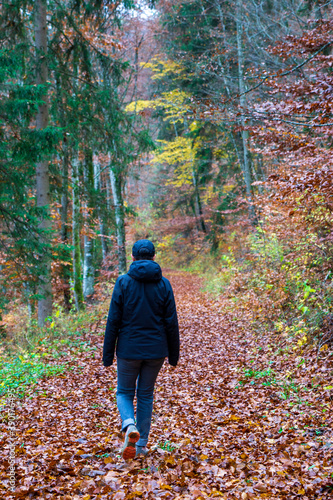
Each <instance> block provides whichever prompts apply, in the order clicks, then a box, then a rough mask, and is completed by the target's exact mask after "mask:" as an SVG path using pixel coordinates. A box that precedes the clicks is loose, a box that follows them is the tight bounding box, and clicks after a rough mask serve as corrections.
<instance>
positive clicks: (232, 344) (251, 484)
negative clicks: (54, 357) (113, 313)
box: [0, 272, 333, 500]
mask: <svg viewBox="0 0 333 500" xmlns="http://www.w3.org/2000/svg"><path fill="white" fill-rule="evenodd" d="M170 279H171V282H172V285H173V288H174V290H175V295H176V301H177V308H178V314H179V323H180V329H181V359H180V362H179V365H178V366H177V368H176V369H175V370H173V369H171V368H170V366H169V365H168V364H167V363H165V364H164V366H163V368H162V370H161V372H160V375H159V377H158V381H157V384H156V392H155V405H154V414H153V423H152V429H151V434H150V441H149V445H148V446H150V452H149V454H148V456H147V457H146V458H139V459H137V460H133V461H132V462H128V463H126V462H123V461H122V460H121V458H120V455H119V449H120V447H121V443H122V435H121V433H120V420H119V415H118V411H117V407H116V396H115V388H116V367H115V366H113V367H111V368H107V369H106V368H104V367H103V366H102V363H101V352H102V345H103V334H104V325H103V324H102V323H101V322H100V321H99V323H98V325H97V326H96V325H92V328H91V333H85V334H84V335H83V336H81V337H80V338H81V340H84V339H85V338H86V341H87V342H88V343H89V345H91V346H94V347H96V348H97V351H94V352H99V355H94V354H93V353H92V351H91V350H80V351H76V350H75V347H72V348H71V349H70V352H68V353H67V354H68V356H69V359H70V363H69V364H70V365H71V366H72V370H68V371H67V372H65V373H63V374H62V375H60V376H55V377H52V378H46V379H42V380H40V381H39V382H38V383H37V384H36V385H35V386H34V389H33V390H32V391H31V394H30V396H29V395H27V396H26V397H25V398H24V399H17V400H16V402H15V413H16V446H15V454H16V465H15V473H16V489H15V492H13V493H12V492H11V491H10V489H9V479H10V478H9V446H8V437H9V427H8V421H7V420H6V418H7V414H6V408H5V409H4V410H3V416H4V418H3V419H2V423H1V445H2V450H3V453H2V456H1V462H0V471H1V482H0V491H1V498H6V499H14V498H23V499H30V498H31V499H33V498H43V499H68V500H69V499H75V500H78V499H84V500H90V499H91V500H94V499H114V500H117V499H131V498H133V499H135V498H149V499H156V498H168V499H177V498H182V499H199V500H200V499H202V498H225V499H242V500H246V499H259V498H269V499H272V500H273V499H286V500H291V499H296V498H302V499H303V500H313V499H329V498H332V494H333V464H332V450H333V436H332V412H331V398H330V394H331V393H330V390H326V389H325V387H327V386H328V387H330V385H332V381H330V380H329V377H331V375H330V374H332V364H331V361H330V359H331V358H330V357H328V358H326V359H325V360H324V361H321V360H320V359H317V358H316V351H315V349H314V348H313V349H312V350H311V349H309V350H308V352H307V353H306V357H305V359H306V361H305V362H303V363H299V359H297V353H294V352H289V354H288V352H287V353H286V352H284V351H283V348H282V349H281V348H280V349H278V347H279V346H280V344H281V342H282V343H283V340H281V339H277V338H276V334H270V333H269V332H266V334H265V336H262V337H260V338H259V337H258V336H257V335H255V334H253V332H251V328H250V326H251V325H250V319H249V317H246V315H242V317H238V315H237V309H236V308H235V309H234V311H232V312H230V307H229V306H230V304H228V307H224V306H225V301H226V300H227V299H225V298H223V297H220V298H219V299H216V298H212V297H211V296H209V295H208V294H204V293H202V292H201V291H200V286H201V281H200V278H198V277H197V276H194V275H189V274H185V273H177V272H172V273H170ZM107 306H108V304H107V303H106V310H105V311H106V312H107ZM281 345H282V344H281ZM280 347H281V346H280ZM282 347H283V346H282ZM281 350H282V354H281Z"/></svg>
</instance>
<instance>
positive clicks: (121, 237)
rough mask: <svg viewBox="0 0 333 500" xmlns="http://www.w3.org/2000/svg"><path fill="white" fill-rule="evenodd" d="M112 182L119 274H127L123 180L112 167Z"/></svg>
mask: <svg viewBox="0 0 333 500" xmlns="http://www.w3.org/2000/svg"><path fill="white" fill-rule="evenodd" d="M110 182H111V188H112V196H113V203H114V209H115V216H116V231H117V246H118V269H119V274H125V273H126V271H127V268H126V246H125V245H126V242H125V214H124V202H123V196H122V191H121V178H120V175H119V172H116V170H113V169H112V167H110Z"/></svg>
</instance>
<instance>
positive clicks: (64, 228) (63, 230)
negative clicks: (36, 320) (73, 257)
mask: <svg viewBox="0 0 333 500" xmlns="http://www.w3.org/2000/svg"><path fill="white" fill-rule="evenodd" d="M62 151H63V159H62V190H61V208H60V223H61V226H60V238H61V242H62V244H63V246H64V247H67V245H68V171H69V150H68V143H67V142H64V144H63V149H62ZM69 253H70V252H69V251H68V250H66V252H64V256H63V259H64V260H65V261H66V262H67V257H68V259H69V258H70V255H67V254H69ZM70 278H71V272H70V269H69V265H68V264H63V265H62V281H63V293H64V303H65V309H66V310H67V311H69V310H70V308H71V302H70V299H71V292H70Z"/></svg>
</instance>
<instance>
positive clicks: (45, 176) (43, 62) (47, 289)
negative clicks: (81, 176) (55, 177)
mask: <svg viewBox="0 0 333 500" xmlns="http://www.w3.org/2000/svg"><path fill="white" fill-rule="evenodd" d="M46 2H47V0H36V3H35V18H34V31H35V50H36V85H46V84H47V76H48V67H47V20H46V8H47V3H46ZM48 119H49V103H48V95H47V90H46V88H45V89H44V92H43V94H42V96H41V103H40V104H39V106H38V110H37V116H36V130H43V129H45V128H46V127H47V125H48ZM36 198H37V207H38V208H42V207H43V209H44V214H45V215H44V216H43V217H42V218H41V221H40V224H39V227H40V228H41V229H43V230H46V231H47V230H49V229H50V228H51V220H50V218H49V214H50V203H51V196H50V180H49V168H48V161H47V160H42V161H39V162H38V163H37V164H36ZM42 238H43V243H44V244H45V245H46V246H48V244H50V241H49V238H48V236H47V235H46V234H44V235H43V236H42ZM44 255H46V257H45V256H40V259H41V270H42V273H41V275H40V277H39V285H38V295H39V296H40V298H39V299H38V325H39V326H41V327H42V326H44V324H45V320H46V318H48V317H49V316H51V315H52V286H51V261H50V259H49V258H48V256H47V253H46V252H44Z"/></svg>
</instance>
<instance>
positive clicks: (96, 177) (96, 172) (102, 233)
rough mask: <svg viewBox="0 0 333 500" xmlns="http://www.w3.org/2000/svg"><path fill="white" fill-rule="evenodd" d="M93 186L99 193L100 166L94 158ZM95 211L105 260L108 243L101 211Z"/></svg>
mask: <svg viewBox="0 0 333 500" xmlns="http://www.w3.org/2000/svg"><path fill="white" fill-rule="evenodd" d="M94 187H95V191H96V193H99V191H100V189H101V166H100V164H99V162H98V161H97V160H94ZM97 213H98V220H99V231H100V237H101V247H102V256H103V261H104V260H105V258H106V256H107V254H108V244H107V241H106V238H105V236H106V233H105V231H106V227H105V224H104V220H103V216H102V214H101V211H100V210H99V208H98V207H97Z"/></svg>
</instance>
